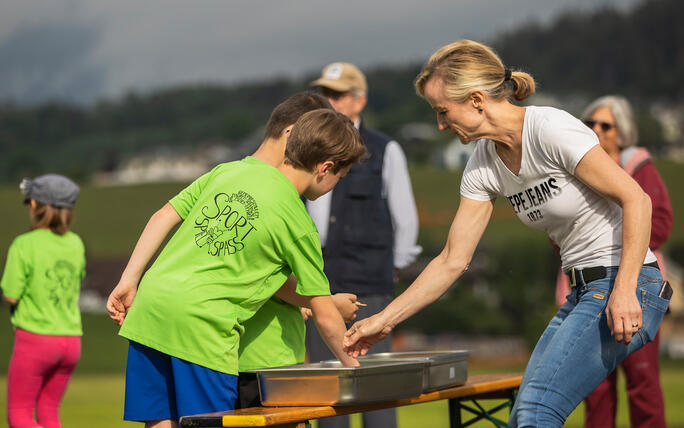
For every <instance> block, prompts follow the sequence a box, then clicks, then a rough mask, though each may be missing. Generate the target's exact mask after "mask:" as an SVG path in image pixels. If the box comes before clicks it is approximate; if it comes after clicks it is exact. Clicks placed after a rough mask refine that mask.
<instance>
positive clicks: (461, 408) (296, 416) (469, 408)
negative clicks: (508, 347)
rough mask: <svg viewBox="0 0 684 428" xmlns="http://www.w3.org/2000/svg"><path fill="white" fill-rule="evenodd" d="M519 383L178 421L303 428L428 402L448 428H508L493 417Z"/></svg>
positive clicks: (476, 382)
mask: <svg viewBox="0 0 684 428" xmlns="http://www.w3.org/2000/svg"><path fill="white" fill-rule="evenodd" d="M521 381H522V375H521V374H481V375H474V376H471V377H469V378H468V381H467V382H466V383H465V384H464V385H461V386H456V387H453V388H448V389H442V390H439V391H434V392H430V393H427V394H422V395H420V396H419V397H416V398H406V399H403V400H396V401H386V402H382V403H373V404H364V405H355V406H339V407H332V406H313V407H252V408H249V409H240V410H230V411H226V412H217V413H206V414H202V415H193V416H185V417H183V418H181V421H180V425H181V427H280V428H302V427H305V426H306V425H307V421H308V420H310V419H319V418H327V417H329V416H339V415H348V414H351V413H360V412H367V411H369V410H379V409H387V408H391V407H399V406H408V405H411V404H419V403H427V402H430V401H438V400H449V420H450V426H451V427H461V426H468V425H470V424H471V423H473V422H475V421H477V420H481V419H485V420H489V421H490V422H492V424H494V426H498V427H505V426H507V424H506V422H505V421H504V420H500V419H497V418H496V417H495V416H494V415H493V414H494V413H496V412H498V411H500V410H505V409H508V410H509V411H510V408H511V406H512V405H513V401H514V400H515V394H516V392H517V390H518V387H519V386H520V382H521ZM485 399H504V400H505V402H504V403H503V404H498V405H497V406H495V407H494V408H491V409H485V408H484V407H483V406H482V405H481V404H480V403H478V401H477V400H485ZM464 412H469V413H472V414H473V416H472V417H471V419H469V420H467V421H464V420H463V419H462V416H463V414H464Z"/></svg>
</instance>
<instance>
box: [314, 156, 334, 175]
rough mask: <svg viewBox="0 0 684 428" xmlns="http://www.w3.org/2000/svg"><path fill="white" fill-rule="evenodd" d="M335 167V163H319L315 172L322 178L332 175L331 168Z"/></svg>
mask: <svg viewBox="0 0 684 428" xmlns="http://www.w3.org/2000/svg"><path fill="white" fill-rule="evenodd" d="M334 166H335V162H333V161H329V160H328V161H325V162H321V163H319V164H318V167H317V168H316V169H317V172H318V175H319V176H324V175H326V174H328V173H330V174H332V173H333V167H334Z"/></svg>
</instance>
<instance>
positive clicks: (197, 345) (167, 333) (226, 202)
mask: <svg viewBox="0 0 684 428" xmlns="http://www.w3.org/2000/svg"><path fill="white" fill-rule="evenodd" d="M170 203H171V205H172V206H173V207H174V208H175V210H176V211H177V212H178V214H179V215H180V217H181V218H183V219H184V221H183V222H182V223H181V225H180V226H179V228H178V230H177V231H176V233H175V234H174V235H173V237H172V238H171V240H170V241H169V243H168V244H167V245H166V247H165V248H164V250H163V251H162V252H161V254H160V255H159V257H158V258H157V260H156V261H155V262H154V264H153V265H152V267H151V268H150V269H149V270H148V271H147V273H146V274H145V275H144V277H143V279H142V281H141V282H140V286H139V288H138V293H137V295H136V298H135V300H134V302H133V304H132V305H131V308H130V310H129V312H128V314H127V315H126V319H125V321H124V323H123V326H122V328H121V330H120V332H119V334H121V335H122V336H124V337H126V338H128V339H130V340H133V341H136V342H138V343H141V344H143V345H146V346H149V347H151V348H154V349H156V350H158V351H160V352H163V353H166V354H169V355H172V356H174V357H177V358H181V359H183V360H186V361H190V362H192V363H194V364H198V365H200V366H203V367H207V368H210V369H213V370H216V371H220V372H223V373H228V374H237V373H238V347H239V342H240V335H241V334H242V332H243V331H244V330H243V327H242V325H243V323H244V322H245V321H246V320H248V319H249V318H250V317H251V316H252V315H254V313H255V312H256V311H257V310H258V309H259V307H261V305H262V304H263V303H264V302H265V301H266V300H268V299H269V298H270V297H271V296H272V295H273V294H274V293H275V292H276V291H277V290H278V289H279V288H280V286H281V285H282V284H283V283H284V282H285V280H286V279H287V277H288V276H289V275H290V274H291V273H294V274H295V276H296V277H297V293H299V294H301V295H305V296H319V295H329V294H330V286H329V284H328V280H327V278H326V277H325V275H324V274H323V256H322V254H321V245H320V241H319V239H318V232H317V231H316V226H315V225H314V223H313V221H312V220H311V218H310V217H309V215H308V214H307V212H306V208H305V207H304V204H303V203H302V201H301V200H300V198H299V194H298V193H297V190H296V189H295V187H294V186H293V185H292V183H291V182H290V181H289V180H288V179H287V178H286V177H285V176H284V175H283V174H282V173H281V172H280V171H278V170H277V169H276V168H274V167H272V166H270V165H268V164H266V163H264V162H261V161H259V160H257V159H254V158H252V157H247V158H245V159H243V160H241V161H236V162H230V163H226V164H222V165H219V166H217V167H216V168H214V169H213V170H212V171H211V172H209V173H207V174H205V175H203V176H202V177H200V178H198V179H197V180H196V181H195V182H193V183H192V184H190V186H188V187H187V188H186V189H184V190H183V191H181V193H179V194H178V195H177V196H175V197H174V198H173V199H171V201H170Z"/></svg>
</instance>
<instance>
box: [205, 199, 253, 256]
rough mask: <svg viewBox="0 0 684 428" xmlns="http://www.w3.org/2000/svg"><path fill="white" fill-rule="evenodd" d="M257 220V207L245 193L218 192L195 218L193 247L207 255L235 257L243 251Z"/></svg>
mask: <svg viewBox="0 0 684 428" xmlns="http://www.w3.org/2000/svg"><path fill="white" fill-rule="evenodd" d="M258 218H259V207H258V205H257V203H256V201H255V200H254V198H253V197H252V196H251V195H250V194H248V193H247V192H244V191H242V190H240V191H238V192H237V193H232V194H228V193H218V194H216V195H215V196H214V198H213V200H212V202H211V203H209V204H207V205H205V206H203V207H202V209H201V210H200V215H199V216H197V217H196V218H195V229H196V230H197V232H196V233H195V244H197V246H198V247H199V248H206V251H207V254H209V255H210V256H217V257H218V256H225V255H230V254H235V253H237V252H238V251H242V250H243V249H244V248H245V245H246V243H247V239H248V237H249V236H250V233H251V232H252V231H254V230H256V227H255V226H254V224H253V221H254V220H256V219H258Z"/></svg>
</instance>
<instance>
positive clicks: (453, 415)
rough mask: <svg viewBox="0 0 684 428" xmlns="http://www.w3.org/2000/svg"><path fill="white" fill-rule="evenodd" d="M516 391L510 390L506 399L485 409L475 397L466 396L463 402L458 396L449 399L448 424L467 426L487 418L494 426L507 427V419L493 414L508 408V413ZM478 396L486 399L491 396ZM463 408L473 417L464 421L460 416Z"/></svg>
mask: <svg viewBox="0 0 684 428" xmlns="http://www.w3.org/2000/svg"><path fill="white" fill-rule="evenodd" d="M516 392H517V391H515V390H513V391H510V393H509V394H508V397H507V398H506V399H505V400H506V401H504V402H503V403H501V404H499V405H498V406H495V407H491V408H489V409H485V408H484V407H483V406H481V405H480V403H478V402H477V400H476V399H475V397H470V398H466V399H464V400H463V402H462V401H461V399H459V398H451V399H449V426H450V427H451V428H460V427H468V426H470V425H472V424H474V423H475V422H478V421H480V420H488V421H489V422H491V423H492V425H494V426H495V427H500V428H505V427H507V426H508V423H507V421H505V420H501V419H498V418H497V417H495V416H494V414H495V413H497V412H499V411H501V410H506V409H508V412H509V414H510V411H511V409H512V408H513V403H514V402H515V399H516V395H517V394H516ZM480 398H483V399H488V398H493V397H480ZM496 398H499V397H496ZM463 410H465V411H467V412H469V413H471V414H472V416H473V417H472V418H470V419H469V420H467V421H465V422H464V421H463V419H462V418H461V413H462V411H463Z"/></svg>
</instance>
